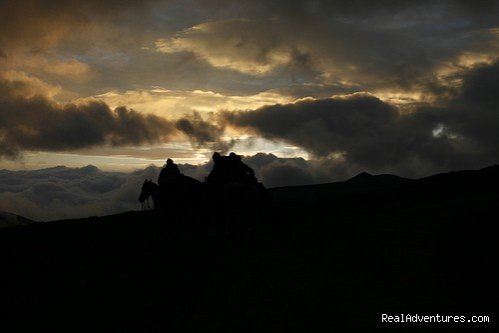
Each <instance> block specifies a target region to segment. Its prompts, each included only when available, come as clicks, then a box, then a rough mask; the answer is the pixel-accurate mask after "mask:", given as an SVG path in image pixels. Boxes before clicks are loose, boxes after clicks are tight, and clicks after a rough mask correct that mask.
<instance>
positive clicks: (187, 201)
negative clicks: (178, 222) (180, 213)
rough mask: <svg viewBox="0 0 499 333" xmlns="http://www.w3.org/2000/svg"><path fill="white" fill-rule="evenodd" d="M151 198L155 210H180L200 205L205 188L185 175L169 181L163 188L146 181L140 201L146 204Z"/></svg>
mask: <svg viewBox="0 0 499 333" xmlns="http://www.w3.org/2000/svg"><path fill="white" fill-rule="evenodd" d="M150 196H152V200H153V204H154V209H155V210H160V211H164V210H166V209H178V208H182V207H188V206H189V205H194V204H199V203H200V202H201V201H202V199H203V186H202V183H201V182H200V181H198V180H196V179H194V178H192V177H189V176H185V175H182V176H179V177H177V178H174V179H169V180H168V181H167V182H166V183H165V184H164V185H162V186H159V185H158V184H155V183H153V182H152V181H151V180H146V181H145V182H144V184H143V185H142V190H141V192H140V195H139V201H140V202H141V203H144V202H145V201H146V200H147V199H148V198H149V197H150Z"/></svg>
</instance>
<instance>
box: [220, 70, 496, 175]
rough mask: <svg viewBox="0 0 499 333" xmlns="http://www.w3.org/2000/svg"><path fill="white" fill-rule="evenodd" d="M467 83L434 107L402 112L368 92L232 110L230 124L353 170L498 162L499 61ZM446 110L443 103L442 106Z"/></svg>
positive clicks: (402, 170)
mask: <svg viewBox="0 0 499 333" xmlns="http://www.w3.org/2000/svg"><path fill="white" fill-rule="evenodd" d="M460 79H461V80H462V86H461V87H460V89H457V90H456V91H455V92H454V95H452V96H450V97H449V96H448V95H445V96H442V97H441V98H440V99H439V100H438V101H437V102H435V103H434V105H430V104H419V105H415V106H413V110H412V112H411V113H402V112H400V110H399V109H397V108H396V107H395V106H392V105H389V104H387V103H385V102H383V101H381V100H379V99H378V98H376V97H374V96H372V95H367V94H353V95H349V96H346V97H341V98H340V97H335V98H329V99H322V100H313V99H310V100H304V101H300V102H297V103H293V104H287V105H274V106H265V107H262V108H259V109H257V110H254V111H250V112H234V113H230V112H225V113H224V114H223V118H224V120H225V121H227V122H228V123H229V124H232V125H233V126H238V127H246V128H249V129H250V130H252V131H253V132H255V133H256V134H258V135H262V136H263V137H266V138H269V139H278V140H285V141H287V142H289V143H291V144H294V145H297V146H299V147H303V148H305V149H306V150H308V151H309V152H312V153H313V154H315V155H316V156H322V157H326V156H329V157H331V156H333V155H334V154H336V156H337V157H338V158H339V159H344V163H345V164H346V165H348V168H354V169H361V170H367V171H371V172H393V173H396V174H400V175H405V176H422V175H427V174H429V173H433V172H437V171H443V170H449V169H461V168H471V167H481V166H485V165H487V164H492V163H498V162H499V158H498V157H497V156H499V155H498V153H499V134H498V131H497V128H498V126H499V102H498V98H497V96H499V88H498V87H499V86H498V85H497V82H498V80H499V62H495V63H492V64H490V65H480V66H477V67H475V68H474V69H472V70H469V71H467V72H463V73H462V74H461V77H460ZM436 105H438V106H436Z"/></svg>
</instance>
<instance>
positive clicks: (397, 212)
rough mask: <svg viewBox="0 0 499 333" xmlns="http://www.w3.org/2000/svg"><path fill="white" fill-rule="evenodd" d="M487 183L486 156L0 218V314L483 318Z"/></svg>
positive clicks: (11, 318)
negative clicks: (423, 171)
mask: <svg viewBox="0 0 499 333" xmlns="http://www.w3.org/2000/svg"><path fill="white" fill-rule="evenodd" d="M498 188H499V167H497V166H494V167H490V168H486V169H482V170H478V171H462V172H454V173H448V174H441V175H436V176H432V177H428V178H424V179H421V180H406V179H402V178H398V177H395V176H389V175H383V176H371V175H367V174H363V175H360V176H357V177H355V178H353V179H351V180H349V181H347V182H342V183H334V184H325V185H314V186H303V187H290V188H279V189H273V190H272V191H271V192H272V196H273V198H274V201H272V202H271V203H269V204H268V205H267V206H251V207H247V206H244V205H240V206H239V207H228V206H224V205H220V207H217V208H212V207H196V208H192V209H188V210H184V211H182V212H178V213H177V214H171V215H168V216H162V215H159V214H156V213H154V212H126V213H122V214H117V215H111V216H105V217H90V218H86V219H79V220H68V221H55V222H47V223H34V224H29V225H26V226H21V227H11V228H3V229H1V230H0V251H1V252H0V253H2V272H3V273H2V275H1V279H2V281H1V282H2V286H5V287H6V288H5V289H6V290H5V291H4V293H3V295H2V303H3V305H2V306H4V307H5V309H3V311H2V312H1V313H2V315H3V316H4V317H5V318H4V321H2V323H4V324H6V323H7V322H9V323H11V324H14V325H16V327H17V328H19V329H20V328H23V327H24V326H32V325H36V326H37V327H38V328H40V329H41V328H44V329H46V328H48V327H58V328H64V329H65V330H66V331H68V332H168V331H172V332H180V331H195V332H289V331H300V332H314V331H318V330H319V328H322V329H323V328H324V327H326V328H328V329H327V330H328V331H351V330H353V329H354V328H360V329H362V330H363V331H372V329H373V328H377V327H380V328H385V327H387V328H390V327H392V326H395V327H399V328H404V329H406V330H408V331H411V332H414V331H421V332H425V331H427V330H428V328H430V327H432V328H437V329H438V331H446V330H449V331H452V330H453V329H454V328H456V327H464V328H466V329H468V330H473V329H474V328H475V327H478V328H482V327H484V328H490V329H492V327H493V326H494V325H495V324H494V322H495V321H496V320H497V310H498V303H497V299H498V298H497V293H496V291H495V290H496V288H495V285H496V283H497V281H498V274H497V272H496V271H497V270H496V267H495V266H496V264H495V262H496V261H497V253H498V243H497V235H498V231H499V228H498V223H497V221H498V218H497V217H498V209H497V203H498V202H499V201H498V199H499V191H498ZM382 313H387V314H392V315H395V314H400V313H411V314H420V315H425V314H430V315H435V314H441V315H488V316H490V317H491V320H492V324H468V323H463V324H407V323H406V324H405V325H404V324H393V323H392V324H382V323H381V314H382ZM322 329H321V330H322ZM477 331H483V330H477ZM6 332H7V330H6Z"/></svg>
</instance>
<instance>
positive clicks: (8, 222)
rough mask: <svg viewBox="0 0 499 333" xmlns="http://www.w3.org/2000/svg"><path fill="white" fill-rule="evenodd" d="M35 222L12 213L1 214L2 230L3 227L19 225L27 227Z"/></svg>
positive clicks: (0, 223)
mask: <svg viewBox="0 0 499 333" xmlns="http://www.w3.org/2000/svg"><path fill="white" fill-rule="evenodd" d="M33 222H34V221H32V220H30V219H28V218H26V217H24V216H19V215H16V214H12V213H7V212H0V228H3V227H14V226H18V225H26V224H29V223H33Z"/></svg>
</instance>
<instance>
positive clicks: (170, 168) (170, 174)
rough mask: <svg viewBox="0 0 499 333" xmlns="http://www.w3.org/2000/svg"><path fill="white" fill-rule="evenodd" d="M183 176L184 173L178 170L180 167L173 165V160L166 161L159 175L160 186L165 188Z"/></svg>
mask: <svg viewBox="0 0 499 333" xmlns="http://www.w3.org/2000/svg"><path fill="white" fill-rule="evenodd" d="M181 176H182V173H181V172H180V170H179V169H178V166H177V165H176V164H175V163H173V160H172V159H171V158H169V159H167V160H166V164H165V166H164V167H163V169H162V170H161V172H160V173H159V177H158V184H159V186H162V185H163V186H164V185H166V184H167V183H168V182H171V181H172V180H173V181H175V180H177V179H179V178H180V177H181Z"/></svg>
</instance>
